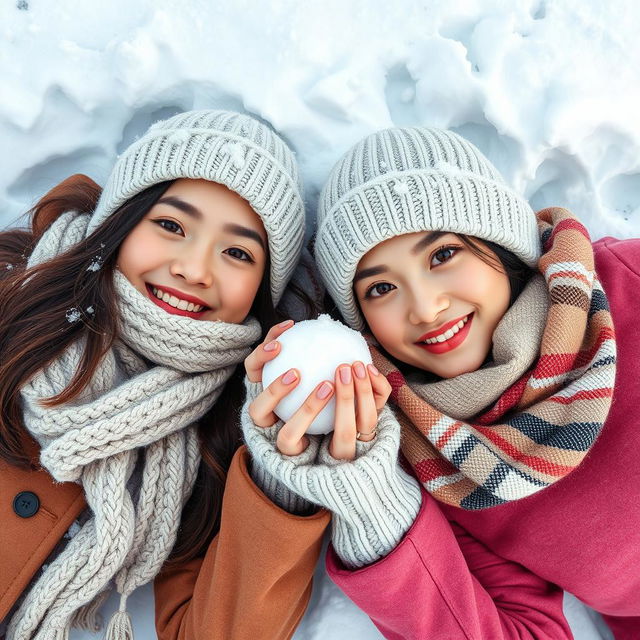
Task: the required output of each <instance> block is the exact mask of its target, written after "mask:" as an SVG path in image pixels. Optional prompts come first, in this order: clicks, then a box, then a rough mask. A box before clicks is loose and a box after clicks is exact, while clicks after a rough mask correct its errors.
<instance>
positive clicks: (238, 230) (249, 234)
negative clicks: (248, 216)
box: [158, 196, 267, 251]
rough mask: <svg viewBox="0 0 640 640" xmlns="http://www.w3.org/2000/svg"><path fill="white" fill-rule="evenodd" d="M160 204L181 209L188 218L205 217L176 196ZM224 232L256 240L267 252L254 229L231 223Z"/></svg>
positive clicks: (159, 201) (162, 199) (167, 198)
mask: <svg viewBox="0 0 640 640" xmlns="http://www.w3.org/2000/svg"><path fill="white" fill-rule="evenodd" d="M158 204H168V205H170V206H172V207H175V208H176V209H180V211H182V212H183V213H186V214H187V215H188V216H191V217H192V218H195V219H196V220H202V219H203V218H204V216H203V215H202V211H200V209H198V208H197V207H194V206H193V205H192V204H189V203H188V202H185V201H184V200H181V199H180V198H176V197H175V196H163V197H162V198H160V200H158ZM222 229H223V231H226V232H227V233H235V234H236V235H238V236H242V237H244V238H250V239H251V240H255V241H256V242H257V243H258V244H259V245H260V246H261V247H262V250H263V251H266V250H267V248H266V247H265V244H264V240H263V239H262V237H261V236H260V234H259V233H258V232H257V231H254V230H253V229H249V227H244V226H242V225H241V224H236V223H232V222H229V223H227V224H225V225H224V227H222Z"/></svg>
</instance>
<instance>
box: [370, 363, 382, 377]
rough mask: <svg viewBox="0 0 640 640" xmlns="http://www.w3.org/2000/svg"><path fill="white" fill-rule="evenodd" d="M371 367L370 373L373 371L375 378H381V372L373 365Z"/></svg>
mask: <svg viewBox="0 0 640 640" xmlns="http://www.w3.org/2000/svg"><path fill="white" fill-rule="evenodd" d="M367 366H368V367H369V371H371V373H373V375H374V376H379V375H380V372H379V371H378V370H377V369H376V368H375V367H374V366H373V365H372V364H370V365H367Z"/></svg>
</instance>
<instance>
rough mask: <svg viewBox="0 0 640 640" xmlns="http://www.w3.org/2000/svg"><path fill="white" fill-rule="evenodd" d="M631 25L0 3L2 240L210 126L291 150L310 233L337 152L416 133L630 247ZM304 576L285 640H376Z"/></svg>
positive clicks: (559, 6) (520, 0) (139, 606)
mask: <svg viewBox="0 0 640 640" xmlns="http://www.w3.org/2000/svg"><path fill="white" fill-rule="evenodd" d="M639 17H640V7H639V6H638V5H637V3H635V2H632V0H615V1H614V2H607V3H601V2H596V1H595V0H588V1H586V2H585V1H584V0H555V1H551V0H514V1H512V2H508V3H507V2H504V1H503V0H482V1H481V0H432V1H427V0H423V1H421V2H418V1H416V0H394V1H393V2H389V1H388V0H324V1H323V2H296V1H295V0H269V2H261V3H256V2H249V1H248V0H234V1H233V2H205V0H181V1H178V0H133V1H130V0H111V1H110V2H106V3H97V2H81V1H80V0H57V1H56V2H45V1H44V0H17V1H16V0H6V1H5V2H2V3H1V4H0V38H1V42H2V44H1V45H0V74H1V78H2V91H1V92H0V145H1V148H2V149H3V151H4V152H3V153H2V155H1V156H0V227H2V226H8V225H13V224H17V223H18V222H19V221H18V218H19V216H20V214H22V213H23V212H24V211H25V210H26V209H27V208H29V207H30V206H31V205H32V204H33V203H34V202H35V201H36V200H37V198H38V197H39V196H40V195H42V194H43V193H44V192H45V191H46V190H48V189H49V188H50V187H52V186H53V185H55V184H56V183H57V182H59V181H60V180H62V179H63V178H65V177H67V176H68V175H70V174H72V173H77V172H82V173H86V174H88V175H89V176H91V177H92V178H93V179H95V180H96V181H97V182H98V183H100V184H103V183H104V181H105V178H106V176H107V175H108V173H109V170H110V167H111V166H112V164H113V162H114V160H115V158H116V156H117V154H118V153H120V152H122V150H123V149H125V148H126V147H127V146H128V145H129V144H130V143H131V142H132V141H133V140H135V139H136V138H137V137H138V136H140V135H141V134H142V133H143V132H144V131H145V130H146V129H147V128H148V127H149V125H151V124H152V123H153V122H155V121H156V120H158V119H161V118H166V117H169V116H171V115H173V114H175V113H178V112H180V111H183V110H187V109H197V108H228V109H234V110H239V111H244V112H247V113H249V114H252V115H254V116H257V117H259V118H263V119H265V120H267V121H269V122H270V123H271V124H272V125H273V126H274V127H275V128H276V129H277V130H278V131H279V132H280V133H281V134H282V135H283V136H284V137H285V139H286V140H287V141H288V142H289V144H290V145H291V146H292V148H293V149H294V150H295V152H296V154H297V158H298V160H299V162H300V166H301V170H302V175H303V178H304V181H305V193H306V203H307V206H308V211H309V214H310V215H309V221H310V222H309V227H310V228H311V226H312V220H313V217H314V213H315V208H316V204H317V199H318V193H319V190H320V188H321V187H322V184H323V181H324V180H325V179H326V177H327V174H328V172H329V169H330V168H331V166H332V164H333V163H334V162H335V161H336V160H337V158H338V157H339V156H340V155H341V154H342V153H343V152H344V151H346V149H347V148H348V147H349V146H351V145H352V144H353V143H355V142H356V141H357V140H359V139H360V138H362V137H363V136H364V135H366V134H368V133H370V132H371V131H373V130H376V129H380V128H384V127H389V126H393V125H433V126H438V127H444V128H451V129H453V130H455V131H457V132H458V133H460V134H462V135H463V136H465V137H467V138H468V139H470V140H471V141H472V142H474V143H475V144H476V145H478V146H479V147H480V148H481V149H482V151H483V152H484V153H486V155H487V156H488V157H489V158H490V159H491V160H492V162H493V163H494V164H495V165H496V166H497V167H498V168H499V169H500V171H501V172H502V173H503V174H504V176H505V178H506V180H507V181H508V182H509V183H510V184H511V186H513V188H514V189H516V190H518V191H521V192H522V193H524V195H525V196H526V198H527V199H528V200H529V201H530V202H531V204H532V206H533V207H534V208H542V207H544V206H549V205H561V206H566V207H568V208H570V209H572V210H573V211H574V212H575V213H577V214H578V215H579V216H580V217H581V218H582V219H583V220H584V221H585V223H586V224H587V226H588V228H589V230H590V232H591V234H592V237H593V238H594V239H596V238H599V237H602V236H604V235H614V236H618V237H632V236H638V235H640V119H639V118H638V117H637V114H638V113H639V112H640V43H639V42H638V38H637V24H638V18H639ZM229 152H230V153H232V154H233V156H232V157H233V160H234V162H236V163H238V164H240V163H242V162H243V152H242V149H230V150H229ZM398 189H399V190H400V191H402V186H401V185H398ZM318 571H319V576H320V579H319V580H318V581H317V583H316V588H315V591H314V595H313V600H312V603H311V606H310V608H309V611H308V612H307V615H306V617H305V619H304V620H303V623H302V625H301V626H300V629H299V630H298V632H297V634H296V638H297V639H298V640H301V639H305V640H312V639H319V638H332V639H333V640H338V639H340V638H349V640H355V639H358V638H363V639H364V638H376V637H379V635H378V633H377V631H376V630H375V628H374V627H373V625H372V624H371V622H369V620H368V619H367V618H366V616H364V614H362V613H361V612H359V611H358V610H356V608H355V607H354V606H353V605H351V603H349V602H347V601H346V600H345V599H344V598H343V597H342V596H341V595H340V592H339V591H338V590H337V589H336V588H335V587H334V586H333V585H332V583H330V581H328V579H326V577H324V575H323V573H322V567H320V568H319V570H318ZM151 594H152V591H151V589H150V588H149V587H147V588H145V589H142V590H140V592H139V593H137V594H134V596H133V597H132V598H131V599H130V601H129V602H130V605H131V608H132V610H133V617H134V623H135V627H136V638H138V640H140V639H142V640H144V639H145V638H153V637H155V636H154V633H153V608H152V600H151V598H152V595H151ZM113 604H114V603H113V601H110V606H111V607H112V608H113ZM566 610H567V613H568V615H569V616H570V618H571V622H572V624H573V627H574V633H575V637H576V638H577V639H578V640H595V639H597V638H606V637H607V635H606V632H605V631H598V629H602V625H601V622H600V621H599V620H598V619H597V617H596V616H593V615H592V612H590V611H588V610H587V609H586V608H584V607H582V605H581V604H580V603H579V602H578V601H577V600H575V599H574V598H571V597H569V596H567V600H566ZM89 637H94V636H92V635H90V634H86V633H78V632H74V633H73V634H72V638H74V639H75V640H80V639H84V638H89Z"/></svg>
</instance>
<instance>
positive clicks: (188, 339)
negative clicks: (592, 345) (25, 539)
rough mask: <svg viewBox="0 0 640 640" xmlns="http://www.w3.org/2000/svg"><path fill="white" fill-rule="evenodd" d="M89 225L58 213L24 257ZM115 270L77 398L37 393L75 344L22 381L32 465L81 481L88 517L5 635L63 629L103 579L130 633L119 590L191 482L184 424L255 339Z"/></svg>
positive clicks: (171, 531) (253, 327) (11, 639)
mask: <svg viewBox="0 0 640 640" xmlns="http://www.w3.org/2000/svg"><path fill="white" fill-rule="evenodd" d="M88 222H89V216H86V215H77V214H76V213H73V212H71V213H67V214H64V215H63V216H61V217H60V218H59V219H58V220H57V221H56V222H55V223H54V224H53V225H52V227H51V228H50V229H49V230H48V231H47V232H46V233H45V234H44V236H43V237H42V239H41V240H40V242H39V243H38V245H37V246H36V248H35V250H34V252H33V254H32V257H31V259H30V262H29V266H33V264H37V263H38V262H42V261H43V260H46V259H49V258H51V257H53V256H55V255H58V254H60V253H62V252H64V251H65V250H66V249H68V248H69V247H70V246H71V245H73V244H74V243H75V242H77V241H79V240H81V239H82V238H83V237H84V234H85V229H86V226H87V223H88ZM114 278H115V287H116V291H117V295H118V309H119V312H120V325H121V326H120V334H119V339H118V340H117V341H116V343H115V344H114V345H113V347H112V348H111V350H110V351H109V352H108V353H107V354H106V356H105V357H104V359H103V361H102V363H101V365H100V367H99V368H98V369H97V371H96V373H95V375H94V376H93V379H92V381H91V384H90V385H89V386H88V387H87V388H86V389H85V391H84V393H83V395H82V396H81V397H80V398H78V399H76V400H75V401H74V402H72V403H69V404H68V405H65V406H57V407H53V408H46V407H43V406H42V405H41V404H40V402H39V401H40V400H42V399H44V398H48V397H50V396H53V395H55V394H57V393H59V392H60V391H61V390H62V389H63V388H64V387H65V386H66V385H67V384H68V383H69V381H70V380H71V378H72V377H73V375H74V373H75V371H76V368H77V366H78V363H79V361H80V358H81V354H82V344H81V343H80V342H77V343H75V344H73V345H72V346H71V347H70V348H69V349H67V351H66V352H65V353H63V354H62V355H61V356H60V357H59V358H57V359H56V360H55V361H54V362H52V363H51V364H49V365H48V366H46V367H45V368H44V369H42V370H41V371H40V372H39V373H38V374H37V375H36V376H34V378H33V379H32V380H31V381H30V382H29V384H27V385H26V386H25V387H24V389H22V399H23V405H24V421H25V425H26V427H27V429H28V430H29V431H30V433H31V434H32V435H33V436H34V437H35V438H36V440H38V442H39V443H40V445H41V447H42V453H41V461H42V464H43V465H44V467H45V468H46V469H47V470H48V471H49V472H50V473H51V475H52V476H53V477H54V478H55V479H56V480H59V481H76V482H81V483H82V485H83V488H84V492H85V496H86V500H87V504H88V505H89V508H90V510H91V513H92V516H91V517H90V519H89V520H88V521H87V522H86V524H85V525H84V526H83V528H82V529H81V531H80V532H79V533H78V534H76V535H75V536H74V537H73V538H72V539H71V540H70V542H69V544H68V545H67V547H66V548H65V549H64V551H63V552H62V553H61V554H60V555H59V556H58V557H57V559H56V560H54V562H52V564H51V565H49V567H48V568H47V569H46V570H45V571H44V573H43V574H42V576H41V577H40V579H39V580H38V581H37V582H36V584H35V585H34V586H33V588H32V589H31V590H30V592H29V593H28V594H27V596H26V598H25V600H24V602H23V603H22V605H21V606H20V608H19V609H18V611H17V612H16V614H15V615H14V616H13V618H12V620H11V623H10V626H9V630H8V634H7V638H8V640H27V639H30V638H36V639H37V640H45V639H46V640H63V639H65V638H67V636H68V632H69V628H70V626H71V625H72V624H73V623H74V622H75V623H78V622H85V623H86V621H87V619H90V618H91V616H92V614H94V613H95V610H96V609H97V608H98V607H99V605H100V604H101V603H102V602H103V601H104V599H105V597H106V593H108V589H109V587H110V584H111V581H112V580H113V582H114V583H115V586H116V589H117V590H118V592H119V593H120V594H121V595H122V597H121V605H120V611H119V612H118V613H117V614H116V615H115V616H114V618H112V620H111V623H110V625H109V628H108V630H107V637H108V638H128V637H132V630H131V626H130V620H129V618H128V615H127V614H126V610H125V603H126V599H127V596H128V595H129V594H131V592H132V591H133V590H134V589H136V587H138V586H140V585H142V584H145V583H147V582H149V581H150V580H152V579H153V578H154V576H155V575H156V574H157V573H158V571H159V570H160V568H161V566H162V564H163V563H164V561H165V560H166V558H167V556H168V555H169V553H170V551H171V549H172V547H173V545H174V543H175V540H176V534H177V530H178V524H179V520H180V514H181V511H182V507H183V505H184V503H185V501H186V500H187V498H188V497H189V495H190V493H191V490H192V488H193V483H194V480H195V477H196V473H197V469H198V465H199V462H200V454H199V449H198V442H197V436H196V429H195V422H196V421H197V420H198V419H199V418H201V417H202V416H203V415H204V414H205V413H206V412H207V411H208V410H209V409H210V408H211V406H213V404H214V403H215V401H216V399H217V398H218V396H219V395H220V393H221V391H222V388H223V386H224V384H225V382H226V381H227V379H228V378H229V377H230V375H231V374H232V373H233V371H234V369H235V366H236V365H237V364H238V363H239V362H240V361H242V360H243V359H244V358H245V357H246V356H247V355H248V353H249V350H250V346H251V344H252V343H254V342H255V341H256V340H257V339H258V338H259V336H260V327H259V324H258V322H257V321H256V320H255V319H253V318H249V319H247V321H245V323H243V324H242V325H237V324H227V323H223V322H206V321H198V320H193V319H190V318H185V317H180V316H175V315H171V314H169V313H167V312H165V311H163V310H162V309H160V308H159V307H157V306H156V305H154V304H153V303H152V302H151V301H149V300H148V299H147V298H146V297H145V296H144V295H142V294H141V293H139V292H138V291H137V290H136V289H135V288H134V287H133V286H132V285H131V284H130V283H129V282H128V281H127V279H126V278H125V277H124V276H123V275H122V274H120V273H119V272H118V271H116V272H115V274H114ZM71 319H72V320H73V315H72V316H71ZM141 356H144V359H143V358H142V357H141ZM149 361H150V362H152V363H154V364H153V365H152V366H149V364H148V362H149ZM134 468H136V474H135V479H134V480H133V481H132V480H131V479H132V474H133V471H134Z"/></svg>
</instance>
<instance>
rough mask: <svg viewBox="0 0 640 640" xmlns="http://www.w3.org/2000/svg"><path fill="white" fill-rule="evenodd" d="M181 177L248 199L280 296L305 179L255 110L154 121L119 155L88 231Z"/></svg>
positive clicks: (295, 250)
mask: <svg viewBox="0 0 640 640" xmlns="http://www.w3.org/2000/svg"><path fill="white" fill-rule="evenodd" d="M178 178H195V179H197V178H202V179H204V180H210V181H212V182H218V183H220V184H223V185H225V186H227V187H228V188H229V189H231V190H232V191H235V192H236V193H237V194H239V195H240V196H242V197H243V198H244V199H245V200H247V201H248V202H249V204H250V205H251V207H252V208H253V209H254V211H255V212H256V213H257V214H258V215H259V216H260V218H261V219H262V222H263V224H264V228H265V231H266V232H267V237H268V239H269V255H270V260H271V273H270V276H271V294H272V297H273V300H274V303H277V302H278V301H279V300H280V298H281V296H282V293H283V292H284V288H285V286H286V284H287V281H288V280H289V277H290V276H291V274H292V272H293V270H294V268H295V266H296V263H297V262H298V258H299V256H300V251H301V249H302V243H303V238H304V228H305V222H304V203H303V200H302V196H301V193H302V184H301V181H300V177H299V174H298V168H297V164H296V160H295V157H294V155H293V152H292V151H291V150H290V149H289V147H287V145H286V144H285V143H284V142H283V140H282V139H281V138H280V137H279V136H278V135H277V134H276V133H275V132H274V131H273V130H272V129H270V128H269V127H268V126H267V125H265V124H262V123H261V122H259V121H258V120H255V119H254V118H251V117H249V116H246V115H243V114H240V113H233V112H230V111H188V112H185V113H181V114H178V115H176V116H173V117H172V118H169V119H168V120H162V121H160V122H156V123H155V124H154V125H153V126H152V127H151V128H150V129H149V131H147V133H146V134H145V135H144V136H142V137H141V138H140V139H139V140H137V141H136V142H134V143H133V144H131V146H129V147H128V148H127V150H126V151H125V152H124V153H123V154H122V155H121V156H120V157H119V158H118V160H117V162H116V165H115V167H114V168H113V171H112V172H111V175H110V176H109V179H108V180H107V184H106V185H105V188H104V191H103V192H102V195H101V197H100V200H99V202H98V205H97V207H96V210H95V212H94V214H93V216H92V218H91V221H90V222H89V227H88V229H87V235H88V234H90V233H91V232H92V231H94V230H95V229H96V228H97V227H98V226H99V225H100V224H102V223H103V222H104V221H105V220H106V219H107V218H108V217H109V216H110V215H111V214H112V213H113V212H114V211H116V209H118V207H120V206H121V205H123V204H124V203H125V202H126V201H127V200H129V199H130V198H131V197H132V196H134V195H136V194H137V193H140V192H141V191H143V190H144V189H146V188H147V187H150V186H152V185H154V184H157V183H159V182H164V181H165V180H175V179H178Z"/></svg>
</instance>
